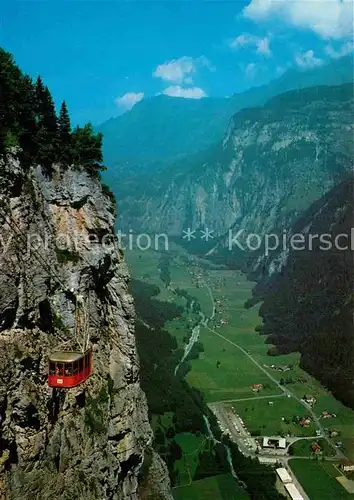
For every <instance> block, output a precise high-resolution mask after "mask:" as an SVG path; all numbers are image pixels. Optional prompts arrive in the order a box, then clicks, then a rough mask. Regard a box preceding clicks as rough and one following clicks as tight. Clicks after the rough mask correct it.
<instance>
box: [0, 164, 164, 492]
mask: <svg viewBox="0 0 354 500" xmlns="http://www.w3.org/2000/svg"><path fill="white" fill-rule="evenodd" d="M0 200H1V206H0V219H1V230H0V242H1V252H0V270H1V274H0V498H4V499H9V500H12V499H18V498H23V499H28V500H33V499H49V498H60V499H68V500H69V499H70V500H72V499H73V498H78V499H85V500H87V499H92V500H93V499H95V500H97V499H139V498H154V500H155V499H158V498H161V499H170V498H172V497H171V494H170V492H169V479H168V473H167V471H166V468H165V466H164V464H163V463H162V462H161V461H160V459H159V458H158V457H157V456H156V455H154V453H153V451H152V449H151V444H152V440H153V435H152V431H151V428H150V426H149V422H148V414H147V406H146V400H145V395H144V393H143V392H142V390H141V388H140V385H139V361H138V358H137V353H136V346H135V338H134V306H133V302H132V297H131V295H130V292H129V290H128V281H129V273H128V270H127V267H126V265H125V263H124V259H123V255H122V252H121V251H120V249H119V248H118V247H117V246H116V245H115V244H113V243H110V244H106V245H104V244H103V240H102V238H103V236H104V235H107V234H112V232H113V224H114V216H113V215H112V212H113V210H112V203H111V201H110V200H109V198H107V197H106V196H105V195H104V193H103V192H102V187H101V184H100V183H99V181H98V180H97V179H94V178H92V177H90V176H88V174H87V173H86V172H84V171H82V170H80V169H75V170H74V169H67V170H66V171H62V170H61V169H60V168H59V167H56V168H54V171H53V174H52V175H51V177H50V178H49V177H48V176H46V175H45V174H44V173H43V171H42V169H41V167H36V168H31V169H29V170H28V171H27V172H26V173H24V172H23V171H22V169H21V166H20V165H19V164H18V162H17V160H16V159H15V158H14V157H11V158H7V160H6V161H2V163H1V165H0ZM73 245H74V246H73ZM76 294H81V295H82V296H84V297H86V298H87V309H88V313H89V332H90V337H91V345H92V346H93V353H94V354H93V356H94V374H93V375H92V376H91V377H90V378H89V379H88V381H87V382H85V383H84V384H83V385H81V386H78V387H77V388H76V389H71V390H55V389H50V388H49V387H48V385H47V381H46V378H47V357H48V355H49V353H50V352H51V351H53V350H57V349H61V348H63V347H64V346H65V345H66V346H70V343H71V341H72V339H73V331H74V322H75V295H76ZM143 472H144V475H143Z"/></svg>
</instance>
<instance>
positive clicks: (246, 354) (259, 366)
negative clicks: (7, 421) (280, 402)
mask: <svg viewBox="0 0 354 500" xmlns="http://www.w3.org/2000/svg"><path fill="white" fill-rule="evenodd" d="M213 300H214V299H213ZM205 328H207V330H209V331H210V332H211V333H213V334H214V335H217V336H218V337H220V338H221V339H223V340H224V341H225V342H228V343H229V344H231V345H233V346H234V347H236V348H237V349H238V350H239V351H241V352H242V353H243V354H244V355H245V356H247V358H248V359H249V360H250V361H252V363H254V364H255V365H256V366H257V367H258V368H259V369H260V370H261V371H262V372H263V373H264V374H265V375H266V376H267V377H268V378H269V379H270V380H271V381H272V382H274V384H276V385H277V386H278V387H279V389H280V390H281V391H282V392H283V393H284V395H285V396H287V397H290V398H293V399H295V401H297V402H298V403H299V404H301V405H302V406H304V407H305V408H306V410H307V411H308V412H309V414H310V415H311V417H312V418H313V421H314V422H315V424H316V426H317V428H318V430H319V431H320V432H321V437H323V438H324V439H325V440H326V441H327V443H328V444H329V446H330V447H331V448H333V449H335V451H336V454H337V455H338V456H339V457H341V458H342V459H346V458H347V457H346V456H345V455H344V453H343V452H342V451H340V450H338V449H337V448H336V447H335V446H334V444H333V443H332V441H331V440H330V439H329V437H328V436H327V435H326V433H325V430H324V428H323V426H322V424H321V422H320V419H319V418H318V417H317V415H316V413H315V412H314V411H313V409H312V407H311V406H310V405H308V404H307V403H305V401H303V400H302V399H301V398H299V397H298V396H296V395H295V394H293V393H292V392H291V391H290V390H289V389H288V388H287V387H285V386H284V385H281V384H280V382H279V381H278V380H277V379H276V378H275V377H273V375H271V374H270V373H269V372H268V371H267V370H266V369H265V368H264V367H263V366H262V365H260V364H259V363H258V361H256V360H255V359H254V358H253V357H252V356H251V354H249V353H248V352H247V351H246V350H245V349H244V348H243V347H241V346H240V345H238V344H236V342H233V341H232V340H230V339H228V338H227V337H225V336H224V335H222V334H221V333H219V332H217V331H215V330H213V329H212V328H210V327H209V326H205Z"/></svg>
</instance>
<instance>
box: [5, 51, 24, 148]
mask: <svg viewBox="0 0 354 500" xmlns="http://www.w3.org/2000/svg"><path fill="white" fill-rule="evenodd" d="M21 79H22V73H21V71H20V70H19V68H18V67H17V66H16V65H15V63H14V60H13V57H12V55H11V54H9V53H8V52H6V51H5V50H3V49H1V48H0V94H1V98H0V153H1V154H2V153H4V152H5V151H6V150H7V148H8V147H12V146H18V135H19V120H18V114H19V111H20V109H21V92H20V88H19V87H20V83H21Z"/></svg>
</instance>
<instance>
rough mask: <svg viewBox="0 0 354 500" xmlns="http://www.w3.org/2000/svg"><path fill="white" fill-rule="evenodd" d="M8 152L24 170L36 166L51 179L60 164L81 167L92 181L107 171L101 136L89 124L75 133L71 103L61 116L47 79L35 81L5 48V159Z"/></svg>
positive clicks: (0, 97)
mask: <svg viewBox="0 0 354 500" xmlns="http://www.w3.org/2000/svg"><path fill="white" fill-rule="evenodd" d="M9 152H11V153H13V154H15V155H16V156H18V158H19V159H20V162H21V166H22V167H23V168H28V167H29V166H31V165H34V164H36V163H37V164H39V165H42V167H45V169H46V171H47V173H48V174H50V173H51V170H52V166H53V164H55V163H60V164H61V165H67V166H69V165H72V164H74V165H81V166H82V167H83V168H85V169H86V170H87V171H88V172H89V173H90V174H92V175H98V174H99V172H100V171H101V170H103V169H104V167H103V164H102V161H103V157H102V135H101V134H95V133H94V132H93V128H92V125H91V124H90V123H88V124H86V125H84V126H83V127H80V126H77V127H75V128H74V129H72V127H71V123H70V116H69V112H68V109H67V105H66V103H65V102H63V103H62V105H61V108H60V111H59V113H57V112H56V109H55V105H54V101H53V97H52V95H51V93H50V91H49V89H48V87H47V86H46V85H45V84H44V82H43V80H42V78H41V77H40V76H38V78H37V80H36V81H35V82H34V81H32V79H31V77H30V76H28V75H24V74H23V73H22V71H21V70H20V69H19V68H18V67H17V66H16V64H15V62H14V60H13V57H12V56H11V54H9V53H8V52H6V51H5V50H3V49H1V48H0V156H2V157H3V156H4V155H6V154H7V153H9Z"/></svg>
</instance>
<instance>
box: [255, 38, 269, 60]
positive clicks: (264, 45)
mask: <svg viewBox="0 0 354 500" xmlns="http://www.w3.org/2000/svg"><path fill="white" fill-rule="evenodd" d="M257 52H258V54H263V55H265V56H270V55H271V53H272V52H271V50H270V47H269V38H267V37H265V38H263V39H261V40H258V42H257Z"/></svg>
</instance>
